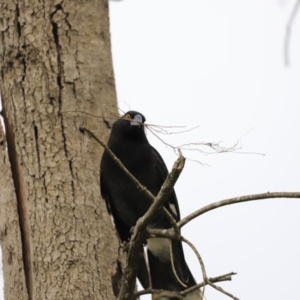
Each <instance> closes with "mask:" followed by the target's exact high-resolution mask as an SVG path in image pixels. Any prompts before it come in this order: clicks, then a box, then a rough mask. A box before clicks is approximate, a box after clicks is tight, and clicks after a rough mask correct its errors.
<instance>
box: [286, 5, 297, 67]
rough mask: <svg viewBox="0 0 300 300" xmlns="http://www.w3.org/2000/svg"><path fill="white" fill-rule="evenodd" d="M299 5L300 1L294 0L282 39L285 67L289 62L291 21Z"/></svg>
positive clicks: (293, 19)
mask: <svg viewBox="0 0 300 300" xmlns="http://www.w3.org/2000/svg"><path fill="white" fill-rule="evenodd" d="M299 5H300V1H299V0H296V1H295V5H294V8H293V11H292V13H291V15H290V18H289V21H288V23H287V25H286V33H285V39H284V62H285V65H286V66H287V67H288V66H289V64H290V62H289V46H290V39H291V32H292V26H293V23H294V21H295V18H296V16H297V13H298V9H299Z"/></svg>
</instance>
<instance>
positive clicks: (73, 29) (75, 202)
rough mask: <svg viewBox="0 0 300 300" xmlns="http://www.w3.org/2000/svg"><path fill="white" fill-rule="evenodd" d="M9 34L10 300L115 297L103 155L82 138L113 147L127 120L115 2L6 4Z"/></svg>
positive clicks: (4, 181) (6, 265)
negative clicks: (114, 31)
mask: <svg viewBox="0 0 300 300" xmlns="http://www.w3.org/2000/svg"><path fill="white" fill-rule="evenodd" d="M0 33H1V35H0V37H1V41H0V73H1V78H0V84H1V95H2V104H3V112H2V114H3V116H4V120H5V130H6V139H7V150H8V152H6V151H5V148H3V147H2V151H1V157H0V170H1V176H0V188H1V194H0V205H1V218H0V233H1V245H2V250H3V269H4V283H5V290H4V291H5V299H6V300H10V299H30V300H33V299H39V300H40V299H114V294H113V291H112V288H115V287H112V281H113V284H118V282H119V276H118V275H119V261H118V258H119V253H118V241H117V238H116V235H115V232H114V230H113V228H112V225H111V221H110V220H109V218H108V216H107V213H106V208H105V205H104V202H103V201H102V200H101V198H100V188H99V162H100V157H101V154H102V151H103V150H102V149H101V147H100V146H99V145H98V144H96V143H95V142H94V141H93V140H90V139H88V138H87V137H86V136H84V135H83V134H82V133H81V132H80V131H79V127H80V126H82V125H84V126H86V127H87V128H89V129H90V130H92V131H93V132H95V134H97V135H98V136H100V137H102V139H103V140H106V139H107V137H108V135H109V124H110V123H111V121H112V120H113V119H112V118H111V117H112V114H114V115H116V112H117V110H116V93H115V85H114V74H113V68H112V59H111V49H110V35H109V20H108V3H107V1H104V0H101V1H72V0H68V1H66V0H65V1H49V0H45V1H43V2H39V1H35V0H27V1H25V0H24V1H11V0H0ZM81 112H84V113H88V114H93V115H98V116H100V117H98V118H94V117H92V116H91V115H87V114H84V113H81ZM7 155H8V156H9V161H8V157H7Z"/></svg>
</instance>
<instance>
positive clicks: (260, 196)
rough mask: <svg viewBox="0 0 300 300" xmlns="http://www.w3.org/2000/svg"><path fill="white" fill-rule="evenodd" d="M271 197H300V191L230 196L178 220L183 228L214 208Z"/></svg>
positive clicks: (179, 225)
mask: <svg viewBox="0 0 300 300" xmlns="http://www.w3.org/2000/svg"><path fill="white" fill-rule="evenodd" d="M269 198H300V192H274V193H270V192H267V193H263V194H254V195H247V196H241V197H235V198H229V199H225V200H221V201H217V202H214V203H211V204H209V205H206V206H204V207H202V208H200V209H198V210H196V211H195V212H193V213H191V214H190V215H188V216H187V217H185V218H183V219H182V220H181V221H179V222H178V227H179V228H181V227H182V226H184V225H185V224H187V223H188V222H190V221H191V220H193V219H195V218H196V217H199V216H200V215H203V214H204V213H206V212H208V211H211V210H214V209H216V208H219V207H222V206H226V205H231V204H236V203H242V202H248V201H254V200H264V199H269Z"/></svg>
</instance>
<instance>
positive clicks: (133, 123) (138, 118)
mask: <svg viewBox="0 0 300 300" xmlns="http://www.w3.org/2000/svg"><path fill="white" fill-rule="evenodd" d="M133 120H135V121H131V122H130V125H131V126H141V125H142V123H143V119H142V117H141V115H135V116H134V118H133Z"/></svg>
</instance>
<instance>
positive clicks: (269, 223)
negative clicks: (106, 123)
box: [0, 0, 300, 300]
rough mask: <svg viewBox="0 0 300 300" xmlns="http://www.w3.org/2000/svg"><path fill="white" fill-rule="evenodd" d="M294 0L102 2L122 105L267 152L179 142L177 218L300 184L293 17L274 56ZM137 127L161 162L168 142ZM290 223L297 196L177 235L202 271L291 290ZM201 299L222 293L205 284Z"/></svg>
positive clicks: (239, 284) (216, 298)
mask: <svg viewBox="0 0 300 300" xmlns="http://www.w3.org/2000/svg"><path fill="white" fill-rule="evenodd" d="M294 2H295V1H293V0H285V1H284V0H281V1H280V0H243V1H234V0H232V1H227V0H219V1H216V0H209V1H204V0H197V1H188V0H180V1H179V0H178V1H176V0H169V1H167V0H159V1H158V0H157V1H155V0H124V1H121V2H110V16H111V35H112V47H113V59H114V70H115V77H116V86H117V94H118V101H119V106H120V108H121V109H122V110H123V111H127V110H129V109H133V110H137V111H140V112H142V113H143V114H144V115H145V116H146V119H147V122H148V123H149V124H156V125H166V126H187V128H191V127H194V126H199V127H198V128H197V129H195V130H193V131H190V132H188V133H183V134H177V135H163V136H161V138H163V139H164V140H165V141H166V142H168V143H171V144H173V145H175V146H176V145H181V144H184V143H194V142H220V141H222V145H223V146H228V147H230V146H231V145H233V144H234V143H235V142H236V141H240V145H241V146H242V149H241V150H240V152H244V153H247V152H250V153H261V154H265V155H259V154H228V153H227V154H217V155H210V156H207V155H203V154H202V153H200V152H195V151H194V152H193V151H190V152H187V151H185V152H184V155H185V156H186V157H187V158H188V159H190V160H188V161H187V163H186V167H185V169H184V171H183V173H182V176H181V177H180V179H179V182H178V183H177V185H176V187H175V188H176V192H177V196H178V199H179V204H180V208H181V215H182V216H183V217H184V216H186V215H187V214H189V213H191V212H193V211H194V210H196V209H198V208H200V207H202V206H204V205H207V204H209V203H211V202H214V201H218V200H221V199H225V198H229V197H235V196H241V195H247V194H254V193H262V192H268V191H270V192H275V191H278V192H280V191H300V184H299V182H300V134H299V129H300V118H299V116H300V105H299V102H300V35H299V33H300V15H299V16H298V18H296V20H295V23H294V26H293V28H292V35H291V39H290V53H289V56H290V66H289V67H286V66H285V65H284V56H283V46H284V37H285V32H286V24H287V22H288V19H289V16H290V14H291V12H292V9H293V6H294ZM170 130H171V131H174V130H175V128H171V129H170ZM147 136H148V138H149V140H150V142H151V143H152V145H153V146H154V147H155V148H156V149H157V150H158V151H159V152H160V153H161V155H162V156H163V158H164V159H165V161H166V163H167V165H168V167H169V168H171V166H172V164H173V162H174V161H175V160H176V155H175V154H174V151H173V150H172V149H170V148H167V147H166V146H165V145H164V144H163V143H162V142H161V141H160V140H159V139H157V138H156V137H155V136H153V135H152V134H151V132H149V131H148V133H147ZM202 150H205V148H202ZM192 160H196V161H198V162H201V163H202V164H200V163H197V162H194V161H192ZM204 164H207V165H208V166H205V165H204ZM299 228H300V199H269V200H264V201H256V202H252V203H245V204H237V205H232V206H228V207H224V208H220V209H218V210H215V211H212V212H209V213H207V214H205V215H203V216H201V217H200V218H198V219H197V220H194V221H192V222H191V223H190V224H188V225H187V226H185V227H184V228H183V235H184V236H185V237H186V238H188V239H189V240H190V241H191V242H193V243H194V245H195V246H196V247H197V248H198V250H199V252H200V254H201V255H202V257H203V259H204V263H205V266H206V270H207V273H208V276H210V277H214V276H218V275H221V274H224V273H228V272H231V271H234V272H237V273H238V275H236V276H234V277H233V281H232V282H225V283H221V284H220V285H221V286H222V287H223V288H224V289H226V290H228V291H229V292H230V293H233V294H234V295H236V296H237V297H238V298H240V299H243V300H253V299H255V300H266V299H272V300H282V299H289V300H299V299H300V291H299V278H300V259H299V253H300V233H299ZM185 253H186V259H187V261H188V264H189V266H190V268H191V269H192V272H193V274H194V276H195V277H196V279H197V280H198V281H201V280H202V277H201V272H200V267H199V264H198V262H197V259H196V258H195V256H194V255H193V253H192V252H191V251H190V250H189V249H186V250H185ZM1 279H2V277H0V280H1ZM206 297H207V299H208V300H212V299H213V300H222V299H229V298H228V297H227V296H225V295H223V294H220V293H219V292H216V291H214V290H212V289H211V288H209V287H207V288H206Z"/></svg>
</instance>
